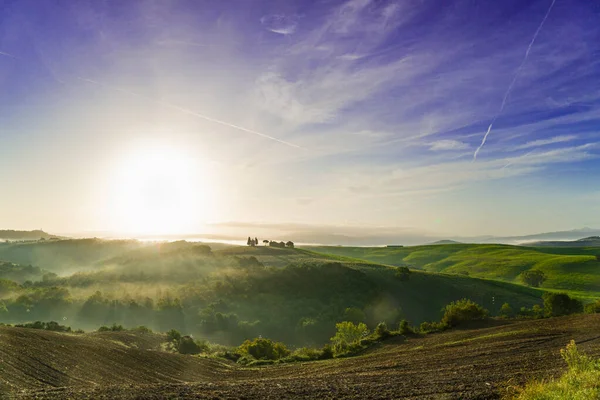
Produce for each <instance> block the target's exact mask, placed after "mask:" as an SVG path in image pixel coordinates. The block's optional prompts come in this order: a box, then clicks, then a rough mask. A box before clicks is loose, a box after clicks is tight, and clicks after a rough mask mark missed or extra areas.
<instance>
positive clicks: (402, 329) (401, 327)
mask: <svg viewBox="0 0 600 400" xmlns="http://www.w3.org/2000/svg"><path fill="white" fill-rule="evenodd" d="M398 333H400V334H401V335H412V334H414V333H415V328H413V327H412V326H410V324H409V323H408V321H407V320H405V319H403V320H402V321H400V323H399V324H398Z"/></svg>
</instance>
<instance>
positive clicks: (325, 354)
mask: <svg viewBox="0 0 600 400" xmlns="http://www.w3.org/2000/svg"><path fill="white" fill-rule="evenodd" d="M331 358H333V348H332V347H331V346H330V345H328V344H326V345H325V346H323V348H322V349H321V355H320V356H319V360H329V359H331Z"/></svg>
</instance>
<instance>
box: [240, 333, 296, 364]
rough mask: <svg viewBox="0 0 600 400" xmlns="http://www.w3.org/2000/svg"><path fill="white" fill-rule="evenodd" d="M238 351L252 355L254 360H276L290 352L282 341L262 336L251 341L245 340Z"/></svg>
mask: <svg viewBox="0 0 600 400" xmlns="http://www.w3.org/2000/svg"><path fill="white" fill-rule="evenodd" d="M239 352H240V353H241V354H242V355H249V356H252V357H253V358H255V359H256V360H278V359H280V358H284V357H286V356H288V355H289V354H290V351H289V350H288V348H287V347H285V345H284V344H283V343H280V342H273V341H272V340H271V339H263V338H256V339H254V340H252V341H250V340H246V341H245V342H244V343H242V345H241V346H240V347H239Z"/></svg>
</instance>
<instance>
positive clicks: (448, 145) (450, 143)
mask: <svg viewBox="0 0 600 400" xmlns="http://www.w3.org/2000/svg"><path fill="white" fill-rule="evenodd" d="M468 148H469V145H468V144H467V143H464V142H460V141H458V140H438V141H435V142H433V143H431V145H430V146H429V150H433V151H444V150H464V149H468Z"/></svg>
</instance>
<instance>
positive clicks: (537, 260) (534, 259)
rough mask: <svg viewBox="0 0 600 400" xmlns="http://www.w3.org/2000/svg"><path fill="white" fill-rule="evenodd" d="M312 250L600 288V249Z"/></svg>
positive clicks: (509, 279)
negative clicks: (539, 275)
mask: <svg viewBox="0 0 600 400" xmlns="http://www.w3.org/2000/svg"><path fill="white" fill-rule="evenodd" d="M309 249H310V250H312V251H315V252H318V253H323V254H334V255H338V256H348V257H354V258H358V259H363V260H367V261H371V262H379V263H385V264H389V265H397V266H400V265H405V266H409V267H411V268H415V269H421V270H424V271H430V272H444V273H449V274H468V275H469V276H471V277H479V278H487V279H497V280H503V281H507V282H514V283H520V282H519V279H518V276H519V274H520V273H521V272H523V271H526V270H531V269H539V270H542V271H544V273H545V274H546V276H547V278H548V279H547V281H546V282H545V283H544V284H543V288H547V289H557V290H568V291H574V292H588V293H597V292H600V261H597V259H596V255H597V254H600V248H582V249H575V248H550V247H545V248H531V247H522V246H510V245H498V244H447V245H429V246H414V247H402V248H385V247H377V248H373V247H328V246H325V247H310V248H309Z"/></svg>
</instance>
